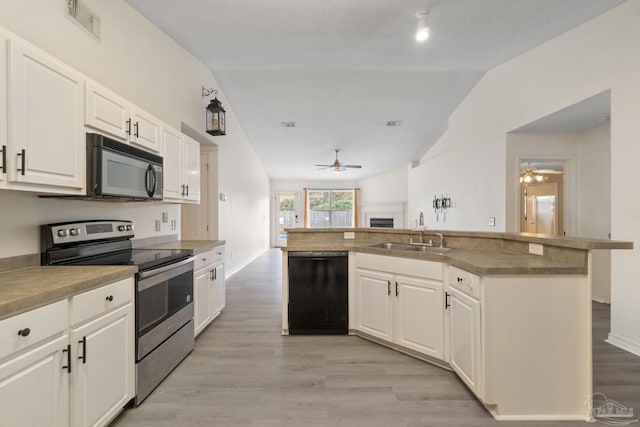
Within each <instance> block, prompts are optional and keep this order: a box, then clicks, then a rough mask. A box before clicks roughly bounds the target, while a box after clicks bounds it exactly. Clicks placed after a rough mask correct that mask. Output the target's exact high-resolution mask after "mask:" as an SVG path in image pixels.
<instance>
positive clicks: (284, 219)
mask: <svg viewBox="0 0 640 427" xmlns="http://www.w3.org/2000/svg"><path fill="white" fill-rule="evenodd" d="M275 218H276V224H275V230H276V239H275V244H276V246H286V245H287V228H296V227H298V193H296V192H290V191H289V192H276V215H275Z"/></svg>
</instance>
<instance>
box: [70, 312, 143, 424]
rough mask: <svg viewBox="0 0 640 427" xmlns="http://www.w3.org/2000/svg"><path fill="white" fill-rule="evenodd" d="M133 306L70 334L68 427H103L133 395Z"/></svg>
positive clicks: (111, 313)
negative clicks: (70, 365) (70, 368)
mask: <svg viewBox="0 0 640 427" xmlns="http://www.w3.org/2000/svg"><path fill="white" fill-rule="evenodd" d="M133 318H134V313H133V304H132V303H129V304H126V305H124V306H122V307H120V308H119V309H117V310H114V311H111V312H109V313H108V314H106V315H104V316H102V317H99V318H97V319H95V320H92V321H90V322H88V323H86V324H84V325H82V326H80V327H77V328H73V329H72V331H71V347H72V350H73V352H72V354H73V357H72V360H73V361H74V369H73V371H72V375H71V378H72V379H71V426H77V427H85V426H103V425H106V424H107V423H108V422H109V421H110V420H111V419H112V418H113V417H114V416H115V415H116V414H118V412H120V410H121V409H122V408H123V407H124V406H125V405H126V403H127V402H128V401H129V400H131V399H132V398H133V397H134V393H135V388H134V387H135V385H134V378H135V371H134V369H135V351H134V348H135V344H134V336H133V333H134V325H133Z"/></svg>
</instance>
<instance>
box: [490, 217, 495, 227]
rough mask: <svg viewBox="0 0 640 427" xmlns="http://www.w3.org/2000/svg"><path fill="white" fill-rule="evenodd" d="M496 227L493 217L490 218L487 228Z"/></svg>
mask: <svg viewBox="0 0 640 427" xmlns="http://www.w3.org/2000/svg"><path fill="white" fill-rule="evenodd" d="M495 226H496V217H495V216H490V217H489V227H495Z"/></svg>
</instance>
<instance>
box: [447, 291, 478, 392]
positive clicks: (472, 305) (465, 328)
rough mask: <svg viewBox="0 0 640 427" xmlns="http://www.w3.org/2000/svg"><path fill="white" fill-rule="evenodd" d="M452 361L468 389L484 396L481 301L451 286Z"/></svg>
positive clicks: (450, 345)
mask: <svg viewBox="0 0 640 427" xmlns="http://www.w3.org/2000/svg"><path fill="white" fill-rule="evenodd" d="M449 293H450V294H451V295H450V297H449V303H450V304H451V305H450V307H449V308H448V310H449V347H450V357H451V360H450V361H449V363H450V365H451V367H452V368H453V370H454V371H456V373H457V374H458V375H459V376H460V378H462V380H463V381H464V382H465V383H466V384H467V386H469V388H470V389H471V390H472V391H473V392H474V393H475V394H476V396H478V397H479V398H482V397H483V396H482V395H481V394H482V393H481V387H480V382H481V379H482V376H481V371H480V369H481V366H482V365H481V357H482V353H481V348H480V345H481V325H480V302H479V301H477V300H475V299H473V298H470V297H468V296H467V295H465V294H463V293H462V292H460V291H458V290H457V289H453V288H449Z"/></svg>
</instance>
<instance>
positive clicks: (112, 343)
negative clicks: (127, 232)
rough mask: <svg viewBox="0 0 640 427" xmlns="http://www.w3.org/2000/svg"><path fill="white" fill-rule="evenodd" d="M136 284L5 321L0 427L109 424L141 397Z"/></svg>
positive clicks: (0, 337)
mask: <svg viewBox="0 0 640 427" xmlns="http://www.w3.org/2000/svg"><path fill="white" fill-rule="evenodd" d="M133 295H134V283H133V279H132V278H129V279H125V280H122V281H119V282H116V283H113V284H111V285H107V286H104V287H101V288H98V289H94V290H92V291H88V292H85V293H82V294H79V295H77V296H74V297H72V298H70V299H69V300H63V301H59V302H56V303H53V304H49V305H47V306H44V307H41V308H38V309H35V310H31V311H29V312H26V313H22V314H19V315H16V316H13V317H10V318H7V319H4V320H2V321H0V426H2V427H5V426H7V427H9V426H10V427H22V426H24V427H31V426H42V427H47V426H52V427H58V426H59V427H63V426H74V427H88V426H104V425H106V424H108V423H109V422H110V421H111V420H112V419H113V418H114V417H115V415H117V414H118V413H119V412H120V411H121V410H122V408H123V407H124V406H125V405H126V404H127V402H128V401H129V400H131V399H132V398H133V397H134V395H135V383H134V381H135V371H134V370H135V357H134V356H135V355H134V349H135V342H134V320H135V318H134V308H133Z"/></svg>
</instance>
